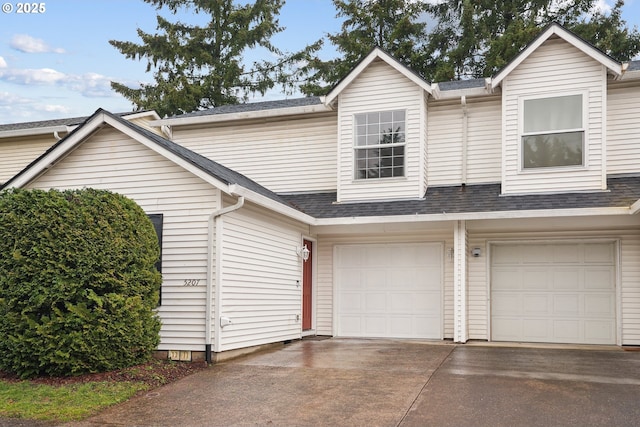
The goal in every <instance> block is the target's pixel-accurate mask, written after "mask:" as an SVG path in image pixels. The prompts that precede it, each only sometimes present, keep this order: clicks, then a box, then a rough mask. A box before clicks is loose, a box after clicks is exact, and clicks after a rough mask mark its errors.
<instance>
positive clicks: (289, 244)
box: [219, 205, 304, 351]
mask: <svg viewBox="0 0 640 427" xmlns="http://www.w3.org/2000/svg"><path fill="white" fill-rule="evenodd" d="M222 221H223V225H222V228H223V233H224V235H223V236H222V248H221V249H222V260H221V267H220V268H221V269H222V270H221V279H220V280H221V284H220V285H221V286H222V293H221V302H220V304H221V312H220V313H219V316H224V317H228V318H230V319H231V321H232V324H231V325H229V326H225V327H224V328H223V329H222V333H221V336H220V340H221V341H220V351H225V350H233V349H237V348H243V347H250V346H254V345H260V344H266V343H272V342H278V341H285V340H289V339H296V338H300V337H301V332H302V286H301V283H302V259H301V258H300V257H299V256H298V254H297V252H296V250H297V248H299V247H300V246H301V245H302V233H303V231H304V228H303V227H302V225H301V224H297V223H295V222H290V221H283V220H281V219H279V218H278V217H276V216H272V215H268V214H266V213H265V212H264V210H260V209H256V208H253V207H252V206H247V205H245V207H243V208H242V209H240V210H238V211H235V212H233V213H230V214H228V215H225V216H224V217H222Z"/></svg>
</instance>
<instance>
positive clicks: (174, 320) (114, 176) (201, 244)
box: [31, 128, 217, 351]
mask: <svg viewBox="0 0 640 427" xmlns="http://www.w3.org/2000/svg"><path fill="white" fill-rule="evenodd" d="M31 187H33V188H41V189H48V188H58V189H65V188H83V187H90V188H98V189H107V190H110V191H114V192H117V193H120V194H123V195H125V196H127V197H130V198H131V199H133V200H135V201H136V202H137V203H138V204H139V205H140V206H141V207H142V208H143V209H144V210H145V211H146V212H147V213H150V214H151V213H161V214H163V215H164V223H163V242H162V243H163V244H162V252H163V259H162V276H163V283H162V306H160V307H159V309H158V312H159V314H160V317H161V319H162V324H163V325H162V329H161V331H160V337H161V341H160V345H159V349H161V350H198V351H202V350H204V344H205V286H206V285H205V283H206V258H207V218H208V216H209V214H210V213H211V212H212V211H213V210H215V209H216V199H217V190H215V189H214V188H213V187H211V185H209V184H207V183H205V182H204V181H201V180H200V179H199V178H197V177H195V176H193V175H192V174H190V173H188V172H187V171H185V170H184V169H182V168H180V167H178V166H176V165H175V164H174V163H172V162H170V161H168V160H166V159H165V158H164V157H162V156H160V155H158V154H156V153H154V152H153V151H151V150H149V149H148V148H146V147H145V146H143V145H142V144H140V143H138V142H136V141H134V140H132V139H130V138H128V137H126V136H124V135H122V134H121V133H119V132H117V131H115V130H113V129H111V128H104V129H102V130H100V131H98V132H97V133H96V134H94V135H93V136H91V137H90V139H89V140H87V141H86V142H85V143H84V144H82V145H81V146H80V147H79V148H78V149H76V150H75V151H74V152H73V153H71V154H70V155H69V156H67V157H66V158H65V159H64V160H63V161H62V162H60V163H59V164H57V165H56V167H55V168H52V169H50V170H49V171H48V172H46V173H45V174H44V175H42V176H41V177H40V178H38V180H37V181H35V182H34V183H33V184H32V185H31ZM185 279H196V280H200V282H199V285H198V286H193V287H192V286H184V281H185Z"/></svg>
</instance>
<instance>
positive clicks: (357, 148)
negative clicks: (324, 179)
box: [352, 108, 407, 182]
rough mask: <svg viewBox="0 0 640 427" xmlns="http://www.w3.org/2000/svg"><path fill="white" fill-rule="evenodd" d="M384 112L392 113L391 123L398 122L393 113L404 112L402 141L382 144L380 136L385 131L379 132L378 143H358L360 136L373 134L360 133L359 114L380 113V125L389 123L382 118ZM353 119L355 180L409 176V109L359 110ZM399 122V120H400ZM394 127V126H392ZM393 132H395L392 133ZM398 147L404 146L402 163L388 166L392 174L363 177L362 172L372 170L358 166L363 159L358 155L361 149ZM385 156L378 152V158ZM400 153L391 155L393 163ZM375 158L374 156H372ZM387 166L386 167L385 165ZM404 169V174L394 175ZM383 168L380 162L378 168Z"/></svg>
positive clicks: (390, 178)
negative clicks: (397, 170) (396, 171)
mask: <svg viewBox="0 0 640 427" xmlns="http://www.w3.org/2000/svg"><path fill="white" fill-rule="evenodd" d="M383 113H390V114H391V115H392V120H391V123H392V124H394V123H396V122H395V121H394V119H393V114H394V113H402V115H403V120H402V136H403V137H402V141H401V142H391V143H388V144H381V143H380V142H379V141H380V136H381V135H383V133H381V132H378V143H377V144H365V145H358V139H359V137H366V136H367V135H371V134H367V133H365V134H364V135H360V134H359V133H358V127H359V126H358V124H357V123H358V116H367V115H370V114H378V121H377V124H378V126H379V125H380V123H387V122H383V121H381V120H380V115H381V114H383ZM352 120H353V136H352V148H353V175H352V177H353V180H354V181H358V182H366V181H371V180H379V179H383V180H394V179H405V178H406V177H407V110H406V109H404V108H397V109H385V110H376V111H366V112H358V113H354V114H353V116H352ZM398 123H399V122H398ZM368 125H369V124H368V123H367V124H365V125H364V126H365V127H367V126H368ZM392 129H393V128H392ZM392 134H393V133H392ZM398 147H402V155H401V156H402V165H401V166H400V165H394V164H392V165H391V166H390V167H388V169H390V170H391V172H392V175H391V176H372V177H369V176H364V177H361V176H360V173H361V172H366V171H368V170H370V169H371V168H364V169H362V168H359V167H358V161H359V160H361V159H359V157H358V152H359V151H368V150H381V149H385V148H390V149H392V150H395V149H396V148H398ZM384 157H385V156H381V155H380V153H379V152H378V157H377V158H378V160H380V159H382V158H384ZM399 157H400V155H397V156H396V155H395V154H393V155H392V156H391V157H389V158H390V159H392V163H393V159H395V158H399ZM372 158H373V157H372ZM385 168H386V167H385ZM399 168H401V169H402V174H399V175H394V174H393V173H394V171H395V170H396V169H399ZM381 169H383V167H381V166H380V165H379V164H378V170H381Z"/></svg>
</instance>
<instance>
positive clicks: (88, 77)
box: [0, 67, 116, 98]
mask: <svg viewBox="0 0 640 427" xmlns="http://www.w3.org/2000/svg"><path fill="white" fill-rule="evenodd" d="M111 80H113V79H112V78H110V77H107V76H103V75H102V74H97V73H86V74H82V75H77V74H65V73H62V72H60V71H57V70H54V69H52V68H38V69H17V68H2V67H0V81H4V82H7V83H13V84H17V85H24V86H33V85H41V86H52V87H61V88H64V89H68V90H70V91H72V92H77V93H79V94H81V95H82V96H85V97H88V98H104V97H113V96H116V94H115V92H113V91H112V90H111Z"/></svg>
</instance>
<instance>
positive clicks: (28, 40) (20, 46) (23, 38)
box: [10, 34, 65, 53]
mask: <svg viewBox="0 0 640 427" xmlns="http://www.w3.org/2000/svg"><path fill="white" fill-rule="evenodd" d="M10 45H11V47H12V48H14V49H15V50H18V51H20V52H24V53H65V50H64V49H62V48H53V47H51V46H49V44H48V43H47V42H45V41H44V40H42V39H37V38H35V37H31V36H29V35H27V34H16V35H15V36H13V38H12V39H11V44H10Z"/></svg>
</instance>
